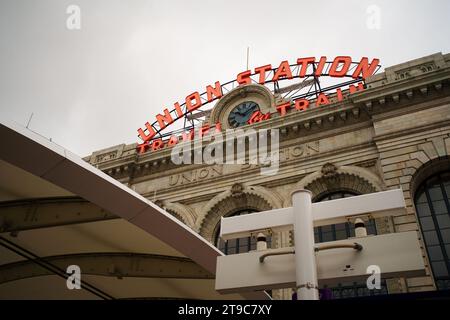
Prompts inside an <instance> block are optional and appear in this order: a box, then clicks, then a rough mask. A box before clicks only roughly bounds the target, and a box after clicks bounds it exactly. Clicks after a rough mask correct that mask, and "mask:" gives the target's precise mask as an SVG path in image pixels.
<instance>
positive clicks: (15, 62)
mask: <svg viewBox="0 0 450 320" xmlns="http://www.w3.org/2000/svg"><path fill="white" fill-rule="evenodd" d="M70 4H76V5H78V6H80V8H81V19H82V22H81V30H77V31H69V30H67V29H66V19H67V17H68V15H67V14H66V8H67V6H68V5H70ZM370 4H375V5H378V6H379V7H380V9H381V29H380V30H369V29H367V27H366V19H367V14H366V9H367V7H368V6H369V5H370ZM448 12H450V3H449V2H448V1H433V2H418V1H417V2H416V1H395V2H394V1H369V2H368V1H346V2H343V3H339V4H338V3H335V2H331V1H329V2H326V1H314V2H302V1H276V2H275V1H261V0H260V1H230V0H228V1H141V0H133V1H106V0H105V1H103V0H95V1H94V0H83V1H75V0H74V1H51V0H41V1H32V0H29V1H17V0H3V1H2V2H1V3H0V117H1V118H2V119H8V120H13V121H16V122H19V123H21V124H24V125H25V124H26V123H27V120H28V118H29V116H30V114H31V113H32V112H33V113H34V117H33V120H32V122H31V125H30V128H31V129H32V130H34V131H37V132H39V133H41V134H42V135H44V136H47V137H51V138H52V139H53V140H54V141H56V142H57V143H59V144H61V145H63V146H64V147H66V148H68V149H70V150H73V151H74V152H75V153H77V154H79V155H81V156H84V155H87V154H89V153H91V152H92V151H94V150H97V149H100V148H105V147H108V146H111V145H115V144H120V143H124V142H125V143H131V142H136V141H137V137H136V129H137V128H138V127H141V126H143V124H144V123H145V121H147V120H149V119H154V116H155V114H156V113H158V112H160V111H161V110H162V109H163V108H164V107H170V106H171V105H172V104H173V103H174V102H175V101H182V100H183V99H184V97H185V96H186V95H187V94H189V93H191V92H192V91H195V90H203V89H204V87H205V86H206V85H208V84H212V83H214V81H216V80H219V81H221V82H225V81H227V80H231V79H233V78H234V77H235V76H236V74H237V73H239V72H240V71H243V70H244V69H245V54H246V48H247V46H250V48H251V49H250V50H251V54H250V66H251V67H255V66H258V65H264V64H268V63H272V64H273V65H277V64H278V63H279V62H280V61H282V60H285V59H288V60H289V61H290V62H294V61H295V60H296V58H297V57H302V56H320V55H327V56H329V57H333V56H336V55H350V56H352V57H354V58H359V57H361V56H369V57H379V58H380V59H381V63H382V64H383V65H384V66H389V65H393V64H397V63H400V62H403V61H406V60H409V59H414V58H418V57H421V56H424V55H427V54H431V53H435V52H439V51H442V52H445V53H446V52H450V50H449V49H450V43H449V41H448V38H449V34H448V33H449V31H448V30H450V21H449V20H448V17H447V15H448Z"/></svg>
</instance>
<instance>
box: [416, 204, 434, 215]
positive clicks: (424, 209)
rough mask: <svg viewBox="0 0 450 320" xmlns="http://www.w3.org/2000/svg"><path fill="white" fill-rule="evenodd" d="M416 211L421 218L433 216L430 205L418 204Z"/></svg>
mask: <svg viewBox="0 0 450 320" xmlns="http://www.w3.org/2000/svg"><path fill="white" fill-rule="evenodd" d="M416 209H417V214H418V215H419V216H420V217H425V216H430V215H431V211H430V207H429V206H428V203H421V204H417V205H416Z"/></svg>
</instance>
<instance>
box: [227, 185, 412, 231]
mask: <svg viewBox="0 0 450 320" xmlns="http://www.w3.org/2000/svg"><path fill="white" fill-rule="evenodd" d="M403 212H405V199H404V198H403V191H402V190H401V189H396V190H389V191H382V192H376V193H369V194H364V195H360V196H354V197H350V198H344V199H336V200H330V201H323V202H317V203H313V204H312V215H313V219H314V226H316V227H317V226H323V225H329V224H336V223H342V222H347V217H351V216H355V215H363V214H369V213H370V214H371V215H372V217H373V218H377V217H384V216H390V215H398V214H401V213H403ZM293 214H294V212H293V208H292V207H290V208H282V209H274V210H269V211H263V212H257V213H252V214H246V215H241V216H235V217H229V218H222V221H221V224H220V237H221V238H222V239H223V240H229V239H236V238H243V237H249V236H250V235H251V233H252V232H255V231H258V230H265V229H271V230H272V231H273V232H278V231H286V230H292V228H293V227H292V225H293V221H294V218H293ZM296 214H301V213H296Z"/></svg>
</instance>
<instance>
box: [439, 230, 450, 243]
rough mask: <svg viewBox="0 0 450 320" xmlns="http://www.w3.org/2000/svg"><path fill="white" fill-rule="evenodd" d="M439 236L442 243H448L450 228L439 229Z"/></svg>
mask: <svg viewBox="0 0 450 320" xmlns="http://www.w3.org/2000/svg"><path fill="white" fill-rule="evenodd" d="M441 236H442V241H444V243H450V229H444V230H442V229H441Z"/></svg>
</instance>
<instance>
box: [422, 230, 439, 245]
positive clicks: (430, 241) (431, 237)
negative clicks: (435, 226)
mask: <svg viewBox="0 0 450 320" xmlns="http://www.w3.org/2000/svg"><path fill="white" fill-rule="evenodd" d="M423 236H424V238H425V242H426V244H427V246H432V245H436V244H439V240H438V237H437V234H436V232H435V231H427V232H424V233H423Z"/></svg>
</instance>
